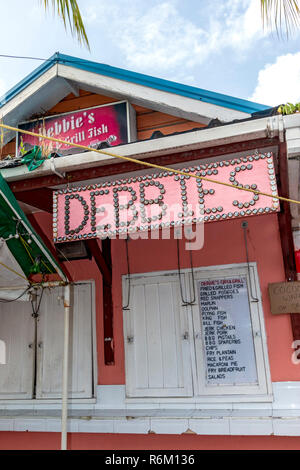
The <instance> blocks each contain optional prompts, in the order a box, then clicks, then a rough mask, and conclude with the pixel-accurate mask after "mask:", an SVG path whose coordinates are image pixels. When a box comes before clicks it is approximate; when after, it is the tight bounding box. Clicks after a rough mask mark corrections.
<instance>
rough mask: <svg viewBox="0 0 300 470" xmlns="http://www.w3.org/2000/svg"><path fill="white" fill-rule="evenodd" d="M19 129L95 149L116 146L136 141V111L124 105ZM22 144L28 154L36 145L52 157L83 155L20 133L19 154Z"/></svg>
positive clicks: (60, 115)
mask: <svg viewBox="0 0 300 470" xmlns="http://www.w3.org/2000/svg"><path fill="white" fill-rule="evenodd" d="M19 129H24V130H26V131H30V132H35V133H37V134H41V135H47V136H48V137H55V138H57V139H61V140H65V141H67V142H70V143H71V144H72V143H75V144H80V145H86V146H89V147H93V148H97V147H98V146H99V145H101V143H102V144H107V145H106V146H115V145H120V144H124V143H128V142H131V141H132V140H135V138H136V123H135V111H134V109H133V108H132V106H131V105H130V104H129V103H128V102H126V101H123V102H118V103H113V104H110V105H104V106H98V107H95V108H88V109H82V110H80V111H75V112H71V113H66V114H59V115H56V116H49V117H45V118H43V119H38V120H35V121H30V122H26V123H22V124H19ZM22 143H23V144H24V146H25V149H26V150H29V149H30V148H31V147H33V146H34V145H39V146H41V145H44V146H45V147H46V148H47V149H48V151H49V153H52V152H58V153H60V154H61V155H67V154H71V153H75V152H76V153H79V152H80V151H81V150H80V149H78V148H75V147H72V145H67V144H60V143H55V142H51V141H50V140H49V141H47V140H44V141H42V139H39V138H38V137H33V136H30V135H26V134H22V132H20V133H19V135H18V142H17V146H18V148H17V152H18V154H19V148H20V145H21V144H22Z"/></svg>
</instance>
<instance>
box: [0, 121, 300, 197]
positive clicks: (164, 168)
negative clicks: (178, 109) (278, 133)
mask: <svg viewBox="0 0 300 470" xmlns="http://www.w3.org/2000/svg"><path fill="white" fill-rule="evenodd" d="M0 128H4V129H8V130H10V131H14V132H20V133H22V134H27V135H31V136H32V137H38V138H39V139H45V140H50V141H52V142H57V143H59V144H64V145H70V146H72V147H77V148H80V149H83V150H88V151H90V152H96V153H100V154H101V155H108V156H109V157H113V158H119V159H121V160H126V161H127V162H131V163H137V164H138V165H142V166H143V165H144V166H148V167H150V168H157V169H158V170H162V171H168V172H170V171H171V172H172V173H176V174H178V175H183V176H190V177H192V178H196V179H200V180H203V181H208V182H209V183H215V184H220V185H222V186H228V187H230V188H234V189H238V190H239V191H248V192H250V193H254V194H257V195H260V196H266V197H270V198H272V199H273V198H274V199H278V200H280V201H285V202H291V203H294V204H300V201H297V200H295V199H289V198H286V197H283V196H274V195H273V194H268V193H263V192H261V191H257V190H255V189H251V188H249V189H248V188H240V187H238V186H235V185H233V184H230V183H224V182H222V181H217V180H214V179H211V178H206V177H204V176H197V175H194V174H192V173H187V172H185V171H181V170H176V169H175V168H170V167H165V166H161V165H156V164H155V163H150V162H146V161H144V160H137V159H136V158H131V157H124V156H123V155H117V154H115V153H111V152H108V151H106V150H105V151H104V150H99V149H93V148H91V147H88V146H86V145H81V144H75V143H73V142H67V141H65V140H61V139H57V138H55V137H47V136H45V135H41V134H37V133H36V132H31V131H25V130H23V129H18V128H16V127H12V126H7V125H6V124H1V123H0Z"/></svg>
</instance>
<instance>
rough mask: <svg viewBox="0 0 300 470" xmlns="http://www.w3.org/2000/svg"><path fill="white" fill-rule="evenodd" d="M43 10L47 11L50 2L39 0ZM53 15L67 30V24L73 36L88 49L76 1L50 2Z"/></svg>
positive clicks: (60, 0) (57, 0) (56, 0)
mask: <svg viewBox="0 0 300 470" xmlns="http://www.w3.org/2000/svg"><path fill="white" fill-rule="evenodd" d="M40 1H41V2H42V3H43V5H44V7H45V9H46V10H47V9H49V7H50V0H40ZM51 3H52V7H53V11H54V13H56V14H57V15H58V16H60V18H61V19H62V21H63V23H64V27H65V28H66V29H67V22H68V23H69V27H70V30H71V33H72V35H73V36H77V39H78V41H79V43H80V44H84V45H85V46H86V47H87V48H88V49H90V45H89V41H88V38H87V34H86V32H85V27H84V24H83V21H82V17H81V13H80V10H79V6H78V4H77V1H76V0H51Z"/></svg>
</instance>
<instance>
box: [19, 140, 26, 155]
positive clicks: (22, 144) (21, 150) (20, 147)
mask: <svg viewBox="0 0 300 470" xmlns="http://www.w3.org/2000/svg"><path fill="white" fill-rule="evenodd" d="M19 150H20V154H21V155H22V156H23V155H24V154H25V153H26V150H25V146H24V142H23V138H22V136H21V139H20V146H19Z"/></svg>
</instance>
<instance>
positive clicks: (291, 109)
mask: <svg viewBox="0 0 300 470" xmlns="http://www.w3.org/2000/svg"><path fill="white" fill-rule="evenodd" d="M277 111H278V112H279V113H280V114H294V113H300V103H296V104H292V103H286V104H282V105H281V106H279V108H278V110H277Z"/></svg>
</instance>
